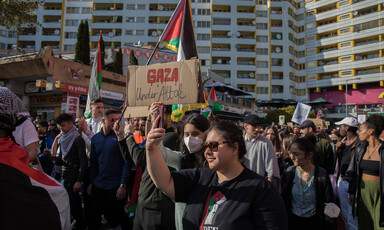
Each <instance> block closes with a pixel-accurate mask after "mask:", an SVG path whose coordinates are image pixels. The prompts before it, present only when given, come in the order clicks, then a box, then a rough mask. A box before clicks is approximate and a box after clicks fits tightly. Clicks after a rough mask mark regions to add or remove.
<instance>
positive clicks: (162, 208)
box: [115, 103, 179, 230]
mask: <svg viewBox="0 0 384 230" xmlns="http://www.w3.org/2000/svg"><path fill="white" fill-rule="evenodd" d="M158 107H159V104H158V103H154V104H152V106H151V108H150V111H156V112H154V113H152V114H150V115H149V119H141V120H140V131H139V133H140V135H144V134H145V127H146V125H147V126H151V121H153V120H154V118H155V117H156V116H157V108H158ZM164 109H165V110H164V116H163V122H164V128H165V132H166V133H165V137H164V139H163V144H164V146H165V147H168V148H170V149H172V150H178V147H179V143H178V138H179V136H178V135H177V134H176V133H175V131H174V129H173V127H172V123H171V113H172V107H171V106H164ZM146 122H147V124H145V123H146ZM125 129H126V133H125V135H124V131H123V127H122V125H121V124H120V125H116V126H115V132H116V133H117V136H118V139H119V145H120V149H121V152H122V153H123V156H124V158H125V160H126V161H127V162H130V161H133V162H134V163H135V165H136V166H138V167H143V168H145V167H146V165H147V162H146V152H145V148H143V147H140V145H139V144H138V143H137V141H136V139H135V138H134V135H133V134H132V132H133V131H134V125H132V124H129V123H128V124H126V126H125ZM170 169H171V170H174V169H173V168H170ZM133 229H134V230H157V229H159V230H160V229H167V230H172V229H175V205H174V203H173V201H172V200H170V199H169V198H168V197H167V196H165V195H164V194H163V193H162V192H161V191H160V190H159V189H157V188H156V186H155V185H154V184H153V182H152V180H151V178H150V176H149V174H148V171H147V170H144V173H143V174H142V180H141V182H140V189H139V192H138V201H137V206H136V211H135V219H134V224H133Z"/></svg>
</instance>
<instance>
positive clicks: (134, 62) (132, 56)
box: [129, 50, 139, 65]
mask: <svg viewBox="0 0 384 230" xmlns="http://www.w3.org/2000/svg"><path fill="white" fill-rule="evenodd" d="M129 65H139V62H138V61H137V58H136V57H135V54H134V52H133V50H131V53H130V54H129Z"/></svg>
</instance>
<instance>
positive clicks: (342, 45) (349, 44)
mask: <svg viewBox="0 0 384 230" xmlns="http://www.w3.org/2000/svg"><path fill="white" fill-rule="evenodd" d="M351 45H352V42H351V41H348V42H342V43H340V49H341V48H346V47H350V46H351Z"/></svg>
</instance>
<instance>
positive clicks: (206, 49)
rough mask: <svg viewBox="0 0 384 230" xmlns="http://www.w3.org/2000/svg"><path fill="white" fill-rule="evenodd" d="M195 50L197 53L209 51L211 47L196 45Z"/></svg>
mask: <svg viewBox="0 0 384 230" xmlns="http://www.w3.org/2000/svg"><path fill="white" fill-rule="evenodd" d="M197 51H198V52H199V53H210V52H211V49H210V47H209V46H198V47H197Z"/></svg>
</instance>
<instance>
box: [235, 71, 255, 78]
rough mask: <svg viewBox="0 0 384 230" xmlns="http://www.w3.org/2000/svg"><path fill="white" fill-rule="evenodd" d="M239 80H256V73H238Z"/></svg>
mask: <svg viewBox="0 0 384 230" xmlns="http://www.w3.org/2000/svg"><path fill="white" fill-rule="evenodd" d="M237 78H255V73H254V72H237Z"/></svg>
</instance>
